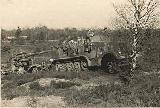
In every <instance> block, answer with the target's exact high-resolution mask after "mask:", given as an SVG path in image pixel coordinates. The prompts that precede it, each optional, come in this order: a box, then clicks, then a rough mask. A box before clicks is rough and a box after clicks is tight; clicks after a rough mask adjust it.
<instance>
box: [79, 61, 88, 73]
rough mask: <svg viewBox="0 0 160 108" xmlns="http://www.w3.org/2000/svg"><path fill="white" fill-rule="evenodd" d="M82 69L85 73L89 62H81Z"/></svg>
mask: <svg viewBox="0 0 160 108" xmlns="http://www.w3.org/2000/svg"><path fill="white" fill-rule="evenodd" d="M80 65H81V69H82V70H83V71H84V70H86V69H87V68H88V63H87V61H81V64H80Z"/></svg>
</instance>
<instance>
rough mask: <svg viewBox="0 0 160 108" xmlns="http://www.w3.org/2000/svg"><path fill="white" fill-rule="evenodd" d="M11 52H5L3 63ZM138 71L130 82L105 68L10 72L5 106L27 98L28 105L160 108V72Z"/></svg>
mask: <svg viewBox="0 0 160 108" xmlns="http://www.w3.org/2000/svg"><path fill="white" fill-rule="evenodd" d="M12 50H13V49H12ZM10 55H11V54H10V53H8V52H5V53H4V54H3V59H2V63H6V61H7V60H8V59H7V58H8V57H10ZM135 73H136V74H134V75H133V76H132V77H131V78H129V83H128V84H125V83H124V82H123V81H122V80H121V78H120V75H119V74H114V75H111V74H107V73H105V72H103V71H101V70H97V71H88V70H86V71H68V72H57V71H55V70H51V71H39V72H37V73H26V74H16V73H10V74H8V75H6V76H2V78H1V84H2V86H1V93H2V95H1V97H2V106H5V107H7V105H8V106H9V105H12V104H11V103H19V101H22V100H23V101H25V103H26V104H25V107H35V106H36V107H50V108H52V107H63V105H65V106H66V107H73V106H75V107H95V106H97V107H130V106H132V107H140V106H141V107H160V83H159V82H160V73H158V72H144V71H141V70H139V71H138V70H137V71H136V72H135ZM59 97H60V98H59ZM51 99H52V100H53V101H52V102H50V100H51ZM56 99H57V101H56ZM44 102H46V103H44ZM54 102H55V103H54ZM59 102H60V103H61V104H62V105H60V106H59V105H57V103H59ZM6 103H7V104H6ZM22 103H23V102H22ZM42 103H43V104H42ZM21 105H22V104H20V105H19V106H21ZM53 105H57V106H53ZM22 106H23V105H22ZM15 107H16V105H15Z"/></svg>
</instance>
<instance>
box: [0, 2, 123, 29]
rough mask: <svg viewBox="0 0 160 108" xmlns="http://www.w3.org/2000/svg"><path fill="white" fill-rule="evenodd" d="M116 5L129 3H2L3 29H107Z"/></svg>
mask: <svg viewBox="0 0 160 108" xmlns="http://www.w3.org/2000/svg"><path fill="white" fill-rule="evenodd" d="M114 1H116V2H124V1H126V0H0V25H1V28H5V29H12V28H17V26H20V27H33V26H38V25H46V26H47V27H49V28H64V27H77V28H79V27H83V28H90V27H107V26H109V25H110V22H111V19H112V18H113V17H114V15H115V13H114V9H113V7H112V2H114Z"/></svg>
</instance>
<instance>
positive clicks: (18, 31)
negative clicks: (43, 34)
mask: <svg viewBox="0 0 160 108" xmlns="http://www.w3.org/2000/svg"><path fill="white" fill-rule="evenodd" d="M21 32H22V31H21V28H20V27H18V28H17V31H16V33H15V35H16V38H17V39H18V38H19V37H20V34H21Z"/></svg>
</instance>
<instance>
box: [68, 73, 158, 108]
mask: <svg viewBox="0 0 160 108" xmlns="http://www.w3.org/2000/svg"><path fill="white" fill-rule="evenodd" d="M159 81H160V76H158V75H155V74H152V75H144V74H138V75H136V76H134V77H133V78H132V79H131V81H130V84H129V85H124V84H122V85H117V84H116V85H115V84H113V83H111V84H109V85H102V84H99V85H98V86H95V87H88V88H87V89H86V88H82V89H80V90H79V89H76V88H72V89H70V90H69V91H68V92H66V95H65V101H66V102H67V103H68V104H71V105H93V106H94V105H97V103H98V104H102V106H105V107H130V106H132V107H139V106H141V107H160V84H159V83H158V82H159Z"/></svg>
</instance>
